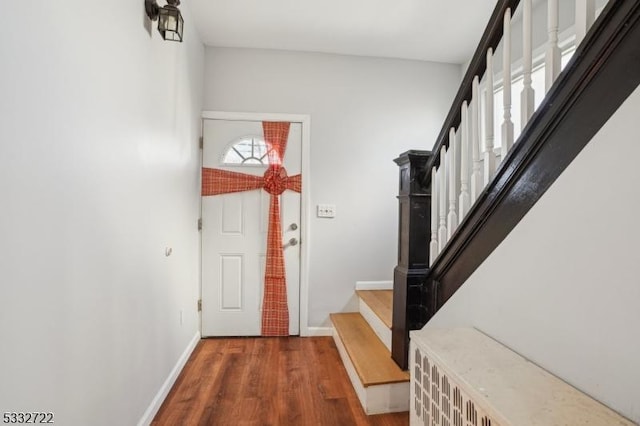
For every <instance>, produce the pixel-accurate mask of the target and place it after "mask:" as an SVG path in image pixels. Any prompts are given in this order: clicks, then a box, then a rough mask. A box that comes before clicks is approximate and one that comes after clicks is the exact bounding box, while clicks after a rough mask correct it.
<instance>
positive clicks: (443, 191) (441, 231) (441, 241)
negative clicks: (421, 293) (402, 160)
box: [438, 145, 447, 253]
mask: <svg viewBox="0 0 640 426" xmlns="http://www.w3.org/2000/svg"><path fill="white" fill-rule="evenodd" d="M446 164H447V147H446V146H444V145H443V146H442V149H440V167H439V169H438V175H439V176H438V181H439V182H440V190H439V191H438V194H439V197H438V198H439V199H440V200H439V201H440V202H439V203H438V210H439V212H438V213H439V218H440V226H439V227H438V251H439V252H440V253H441V252H442V250H444V246H445V245H446V244H447V210H446V207H447V205H446V203H445V200H446V198H447V174H446V171H447V167H446Z"/></svg>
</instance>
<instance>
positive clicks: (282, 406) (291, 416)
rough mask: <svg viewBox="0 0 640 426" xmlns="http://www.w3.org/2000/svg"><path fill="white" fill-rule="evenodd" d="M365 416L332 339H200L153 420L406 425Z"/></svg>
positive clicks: (402, 420)
mask: <svg viewBox="0 0 640 426" xmlns="http://www.w3.org/2000/svg"><path fill="white" fill-rule="evenodd" d="M408 424H409V414H408V413H406V412H405V413H393V414H382V415H377V416H367V415H366V414H365V413H364V411H363V410H362V407H361V406H360V402H359V400H358V397H357V395H356V394H355V392H354V390H353V388H352V387H351V383H350V382H349V378H348V376H347V373H346V371H345V369H344V366H343V365H342V361H341V360H340V355H339V354H338V351H337V349H336V347H335V344H334V342H333V339H332V338H331V337H310V338H300V337H289V338H284V337H283V338H224V339H220V338H213V339H205V340H202V341H200V343H199V344H198V346H197V347H196V350H195V351H194V352H193V354H192V355H191V358H190V359H189V361H188V362H187V364H186V365H185V368H184V369H183V371H182V372H181V373H180V376H179V377H178V380H177V381H176V383H175V385H174V387H173V389H172V390H171V392H169V395H168V396H167V398H166V399H165V401H164V403H163V405H162V407H161V408H160V410H159V411H158V414H157V415H156V417H155V419H154V420H153V422H152V425H157V426H160V425H172V426H173V425H181V426H190V425H233V426H237V425H256V426H263V425H273V426H281V425H296V426H297V425H309V426H317V425H327V426H334V425H358V426H360V425H362V426H366V425H373V426H406V425H408Z"/></svg>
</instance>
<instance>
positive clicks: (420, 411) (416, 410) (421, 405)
mask: <svg viewBox="0 0 640 426" xmlns="http://www.w3.org/2000/svg"><path fill="white" fill-rule="evenodd" d="M410 365H411V369H412V374H411V382H412V386H411V400H412V401H413V406H412V407H411V424H412V425H414V426H500V425H499V423H498V422H497V421H496V420H495V419H493V418H491V416H489V414H487V412H486V411H485V410H483V409H482V407H481V406H480V404H479V403H478V401H473V400H472V399H471V398H470V397H469V396H468V394H467V393H465V391H464V390H463V389H462V388H461V387H460V386H459V385H458V383H456V382H455V380H453V379H452V378H451V377H449V376H447V375H446V374H445V373H444V372H443V371H442V369H441V368H440V367H439V366H438V365H437V364H435V363H434V362H433V360H431V359H429V357H427V356H426V355H425V354H424V353H422V352H421V351H420V349H419V348H415V349H414V351H413V353H411V360H410Z"/></svg>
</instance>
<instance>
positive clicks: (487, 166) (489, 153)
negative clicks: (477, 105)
mask: <svg viewBox="0 0 640 426" xmlns="http://www.w3.org/2000/svg"><path fill="white" fill-rule="evenodd" d="M486 74H487V78H486V82H485V85H486V86H485V88H486V96H485V97H484V101H485V102H484V118H485V122H484V133H485V138H484V186H487V185H488V184H489V181H490V180H491V178H492V177H493V173H494V172H495V171H496V154H495V153H494V152H493V49H491V48H490V49H489V50H487V71H486Z"/></svg>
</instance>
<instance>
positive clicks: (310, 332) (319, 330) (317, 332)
mask: <svg viewBox="0 0 640 426" xmlns="http://www.w3.org/2000/svg"><path fill="white" fill-rule="evenodd" d="M332 334H333V327H307V333H306V334H305V335H304V337H317V336H331V335H332Z"/></svg>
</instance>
